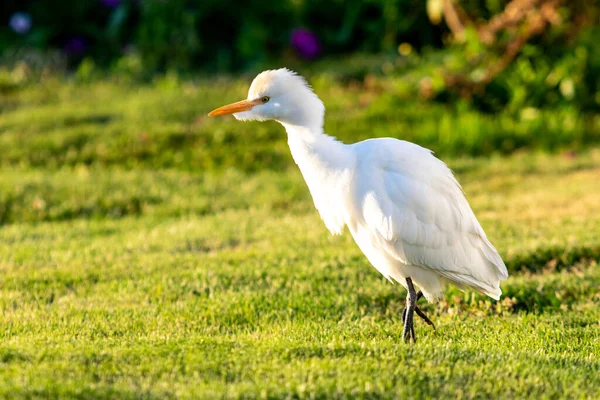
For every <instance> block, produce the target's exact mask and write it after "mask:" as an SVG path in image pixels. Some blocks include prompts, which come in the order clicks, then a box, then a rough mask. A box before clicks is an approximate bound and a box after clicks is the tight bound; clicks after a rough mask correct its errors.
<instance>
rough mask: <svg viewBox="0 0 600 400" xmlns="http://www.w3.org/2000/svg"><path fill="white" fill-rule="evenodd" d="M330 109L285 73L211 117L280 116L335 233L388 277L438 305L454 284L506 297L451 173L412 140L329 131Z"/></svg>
mask: <svg viewBox="0 0 600 400" xmlns="http://www.w3.org/2000/svg"><path fill="white" fill-rule="evenodd" d="M324 113H325V108H324V106H323V103H322V102H321V101H320V100H319V98H318V97H317V96H316V95H315V94H314V92H313V91H312V89H311V88H310V87H309V86H308V85H307V84H306V81H305V80H304V79H303V78H302V77H300V76H298V75H296V74H295V73H293V72H291V71H289V70H287V69H278V70H272V71H265V72H262V73H261V74H259V75H258V76H257V77H256V78H255V79H254V81H253V82H252V85H251V87H250V90H249V93H248V99H247V100H243V101H241V102H238V103H234V104H232V105H228V106H224V107H221V108H219V109H216V110H214V111H213V112H211V113H210V114H209V115H210V116H217V115H224V114H234V116H235V117H236V118H237V119H240V120H261V121H262V120H268V119H274V120H276V121H278V122H280V123H281V124H282V125H283V126H284V127H285V129H286V131H287V134H288V144H289V147H290V150H291V153H292V156H293V158H294V161H295V162H296V164H298V166H299V167H300V170H301V172H302V175H303V176H304V179H305V180H306V183H307V185H308V188H309V190H310V192H311V195H312V197H313V200H314V203H315V206H316V208H317V210H318V211H319V213H320V215H321V218H322V219H323V221H324V222H325V225H326V226H327V229H329V231H330V232H331V233H332V234H341V233H342V232H343V230H344V227H348V229H349V230H350V232H351V234H352V236H353V237H354V240H355V241H356V243H357V244H358V246H359V247H360V249H361V250H362V251H363V253H364V254H365V256H366V257H367V258H368V259H369V261H370V263H371V264H372V265H373V266H374V267H375V268H377V270H378V271H379V272H381V273H382V274H383V275H384V276H385V277H386V278H388V279H390V280H395V281H397V282H400V283H401V284H402V285H404V286H405V287H407V282H408V280H407V278H410V280H412V282H414V283H415V284H416V285H417V286H418V287H419V288H420V289H421V290H422V292H423V294H424V295H425V297H426V298H427V299H428V300H430V301H432V300H435V299H437V298H439V297H440V296H441V295H442V293H443V290H444V284H445V283H446V282H451V283H453V284H455V285H457V286H458V287H460V288H463V289H464V288H468V287H470V288H473V289H475V290H477V291H479V292H481V293H484V294H486V295H488V296H490V297H492V298H494V299H499V297H500V295H501V294H502V291H501V290H500V280H503V279H506V278H507V277H508V272H507V270H506V266H505V265H504V262H503V261H502V259H501V258H500V256H499V255H498V252H497V251H496V249H495V248H494V246H493V245H492V244H491V243H490V241H489V240H488V239H487V238H486V235H485V232H484V231H483V229H482V228H481V225H480V224H479V222H478V221H477V218H476V217H475V215H474V214H473V211H472V210H471V208H470V207H469V204H468V202H467V200H466V198H465V196H464V193H463V191H462V189H461V187H460V185H459V183H458V182H457V181H456V179H455V178H454V175H453V174H452V172H451V171H450V169H448V167H447V166H446V165H445V164H444V163H443V162H442V161H440V160H439V159H437V158H436V157H434V156H433V154H432V153H431V151H429V150H427V149H425V148H423V147H420V146H418V145H416V144H413V143H409V142H406V141H402V140H397V139H391V138H382V139H370V140H366V141H363V142H359V143H355V144H351V145H346V144H343V143H341V142H339V141H337V140H336V139H334V138H332V137H330V136H327V135H326V134H325V133H324V132H323V118H324ZM409 285H410V284H409ZM408 288H409V289H410V287H408ZM411 324H412V320H411ZM411 326H412V325H411ZM413 335H414V334H413Z"/></svg>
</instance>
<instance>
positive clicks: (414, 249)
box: [357, 139, 508, 298]
mask: <svg viewBox="0 0 600 400" xmlns="http://www.w3.org/2000/svg"><path fill="white" fill-rule="evenodd" d="M362 143H365V142H362ZM365 148H368V150H366V151H362V152H361V151H359V152H358V153H364V154H368V156H365V157H362V158H361V157H359V163H360V166H359V168H358V170H359V171H361V172H359V174H362V175H360V176H359V177H358V178H359V179H358V188H357V189H358V191H359V196H358V198H359V199H360V201H361V204H360V205H359V207H360V208H361V210H362V216H363V224H365V225H366V226H368V228H369V230H370V231H371V233H372V235H373V236H374V237H375V240H376V242H377V244H378V246H380V247H381V248H383V249H385V251H387V252H388V253H389V254H390V255H392V256H393V257H394V258H396V259H398V260H399V261H401V262H403V263H406V264H410V265H417V266H421V267H424V268H427V269H430V270H434V271H436V272H437V273H439V275H441V276H442V277H444V278H446V279H448V280H450V281H452V282H453V283H455V284H457V285H458V286H465V285H468V286H471V287H473V288H474V289H476V290H479V291H480V292H482V293H485V294H488V295H489V296H491V297H494V298H499V296H500V294H501V291H500V288H499V280H501V279H505V278H507V277H508V272H507V270H506V266H505V265H504V262H503V261H502V258H501V257H500V256H499V255H498V252H497V251H496V249H495V248H494V246H493V245H492V244H491V243H490V241H489V240H488V239H487V237H486V235H485V232H484V231H483V229H482V228H481V225H480V224H479V222H478V221H477V218H476V217H475V215H474V214H473V211H472V210H471V207H470V206H469V203H468V202H467V200H466V198H465V196H464V193H463V191H462V188H461V187H460V184H459V183H458V181H457V180H456V178H455V177H454V175H453V174H452V171H450V169H449V168H448V167H447V166H446V165H445V164H444V163H443V162H442V161H440V160H439V159H437V158H436V157H434V156H433V155H432V153H431V151H429V150H427V149H425V148H423V147H420V146H417V145H415V144H412V143H409V142H404V141H399V140H395V139H376V140H373V143H369V144H367V145H366V146H365ZM367 165H368V166H367Z"/></svg>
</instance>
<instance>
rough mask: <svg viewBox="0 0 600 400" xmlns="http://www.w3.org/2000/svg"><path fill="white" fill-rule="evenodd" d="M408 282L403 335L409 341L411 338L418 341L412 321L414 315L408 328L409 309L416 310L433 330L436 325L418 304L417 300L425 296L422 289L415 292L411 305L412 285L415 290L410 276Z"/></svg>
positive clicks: (403, 313)
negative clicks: (412, 305)
mask: <svg viewBox="0 0 600 400" xmlns="http://www.w3.org/2000/svg"><path fill="white" fill-rule="evenodd" d="M409 281H410V283H409ZM406 283H407V287H408V296H407V297H406V307H404V310H402V323H403V324H404V330H403V333H402V335H403V337H404V340H406V341H407V342H408V341H410V340H411V339H412V340H413V342H416V338H415V330H414V327H413V326H412V325H413V323H412V315H411V318H410V327H409V329H407V321H406V317H407V314H408V312H409V309H411V308H412V310H413V311H414V312H416V313H417V315H418V316H419V317H421V318H422V319H423V320H424V321H425V322H426V323H427V324H428V325H431V327H432V328H433V330H435V325H434V324H433V322H431V320H430V319H429V317H427V315H425V313H424V312H423V311H422V310H421V309H420V308H419V307H418V306H417V304H416V303H417V301H418V300H419V299H420V298H421V297H423V292H422V291H420V290H419V291H418V292H417V293H416V294H415V300H414V307H411V306H410V297H411V294H410V292H411V287H412V290H413V291H414V286H413V284H412V280H411V279H410V278H407V279H406ZM411 314H412V312H411Z"/></svg>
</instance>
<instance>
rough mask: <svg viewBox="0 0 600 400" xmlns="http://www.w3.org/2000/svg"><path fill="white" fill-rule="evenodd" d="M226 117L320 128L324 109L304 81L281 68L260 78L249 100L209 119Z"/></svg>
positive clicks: (258, 76)
mask: <svg viewBox="0 0 600 400" xmlns="http://www.w3.org/2000/svg"><path fill="white" fill-rule="evenodd" d="M227 114H233V116H234V117H235V118H236V119H238V120H240V121H247V120H257V121H266V120H270V119H273V120H276V121H279V122H281V123H283V124H290V125H298V126H303V127H307V128H321V127H322V126H323V117H324V114H325V107H324V106H323V103H322V102H321V100H320V99H319V98H318V97H317V95H316V94H315V93H314V92H313V91H312V89H311V87H310V86H309V85H308V84H307V83H306V80H304V78H303V77H301V76H300V75H298V74H296V73H295V72H293V71H290V70H289V69H287V68H280V69H274V70H269V71H264V72H261V73H260V74H258V75H257V77H256V78H254V80H253V81H252V84H251V85H250V90H248V98H247V99H246V100H242V101H238V102H236V103H232V104H228V105H226V106H223V107H219V108H217V109H216V110H213V111H211V112H210V113H209V114H208V116H209V117H216V116H220V115H227Z"/></svg>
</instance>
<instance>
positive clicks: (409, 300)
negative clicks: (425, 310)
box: [402, 278, 417, 343]
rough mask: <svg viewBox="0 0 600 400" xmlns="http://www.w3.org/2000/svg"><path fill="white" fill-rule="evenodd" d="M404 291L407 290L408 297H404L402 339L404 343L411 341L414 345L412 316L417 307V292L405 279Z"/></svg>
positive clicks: (407, 279) (410, 281) (409, 280)
mask: <svg viewBox="0 0 600 400" xmlns="http://www.w3.org/2000/svg"><path fill="white" fill-rule="evenodd" d="M406 289H407V290H408V295H407V296H406V310H405V311H406V313H405V314H406V315H403V320H404V329H403V330H402V337H404V340H405V341H406V342H409V341H410V340H411V339H412V341H413V343H414V342H416V341H417V339H416V337H415V330H414V327H413V314H414V312H415V308H416V306H417V292H416V291H415V287H414V286H413V283H412V279H410V278H406Z"/></svg>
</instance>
